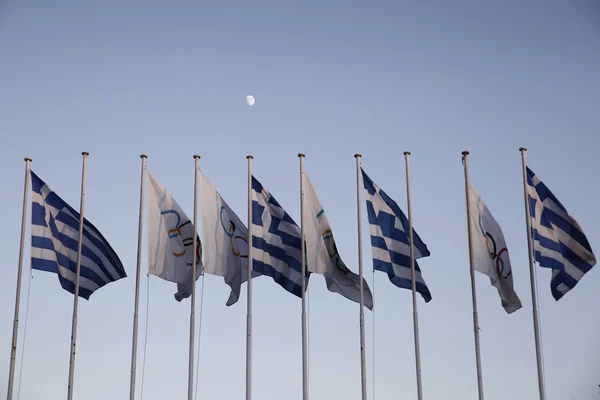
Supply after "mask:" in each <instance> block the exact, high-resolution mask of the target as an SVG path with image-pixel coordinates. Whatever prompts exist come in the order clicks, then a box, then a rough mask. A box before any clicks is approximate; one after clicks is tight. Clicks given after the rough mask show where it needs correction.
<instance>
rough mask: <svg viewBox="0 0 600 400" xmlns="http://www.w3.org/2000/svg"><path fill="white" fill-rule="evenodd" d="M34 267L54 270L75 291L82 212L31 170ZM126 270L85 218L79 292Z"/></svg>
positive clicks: (86, 293) (85, 294)
mask: <svg viewBox="0 0 600 400" xmlns="http://www.w3.org/2000/svg"><path fill="white" fill-rule="evenodd" d="M31 191H32V202H31V268H32V269H37V270H40V271H47V272H53V273H55V274H57V275H58V280H59V282H60V285H61V286H62V288H63V289H65V290H66V291H68V292H70V293H73V294H75V280H76V276H77V251H78V246H79V218H80V214H79V213H78V212H77V211H75V210H74V209H73V207H71V206H70V205H69V204H67V203H66V202H65V201H64V200H63V199H61V198H60V196H58V194H56V192H54V191H53V190H52V189H51V188H50V187H49V186H48V185H46V183H45V182H44V181H42V180H41V179H40V178H39V177H38V176H37V175H36V174H35V173H34V172H33V171H31ZM126 276H127V274H126V273H125V269H124V268H123V264H122V263H121V260H119V257H118V256H117V253H115V251H114V250H113V249H112V247H111V246H110V244H109V243H108V241H107V240H106V239H105V238H104V236H102V234H101V233H100V231H98V229H96V227H95V226H94V225H92V223H91V222H89V221H88V220H87V219H85V218H84V219H83V235H82V244H81V262H80V270H79V296H80V297H83V298H84V299H86V300H89V298H90V296H91V295H92V293H94V292H95V291H96V290H98V289H99V288H101V287H102V286H104V285H106V284H107V283H110V282H114V281H117V280H119V279H121V278H125V277H126Z"/></svg>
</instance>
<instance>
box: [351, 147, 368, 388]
mask: <svg viewBox="0 0 600 400" xmlns="http://www.w3.org/2000/svg"><path fill="white" fill-rule="evenodd" d="M361 157H362V155H361V154H358V153H357V154H355V155H354V158H356V213H357V217H358V276H359V278H358V279H359V280H360V313H359V319H360V379H361V388H362V400H367V367H366V364H367V361H366V350H365V313H364V304H365V298H364V291H363V265H362V227H361V217H360V178H361V174H360V158H361Z"/></svg>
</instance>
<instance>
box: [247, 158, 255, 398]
mask: <svg viewBox="0 0 600 400" xmlns="http://www.w3.org/2000/svg"><path fill="white" fill-rule="evenodd" d="M253 158H254V157H253V156H251V155H249V156H246V159H248V300H247V312H246V400H250V399H251V398H252V159H253Z"/></svg>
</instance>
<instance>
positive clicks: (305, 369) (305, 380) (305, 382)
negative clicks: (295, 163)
mask: <svg viewBox="0 0 600 400" xmlns="http://www.w3.org/2000/svg"><path fill="white" fill-rule="evenodd" d="M304 157H305V155H304V154H302V153H299V154H298V158H300V237H301V238H302V240H301V242H300V251H301V252H302V269H301V271H302V399H304V400H308V353H307V351H306V255H305V254H304V251H305V248H306V246H305V243H304Z"/></svg>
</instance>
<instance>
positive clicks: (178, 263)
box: [147, 172, 202, 301]
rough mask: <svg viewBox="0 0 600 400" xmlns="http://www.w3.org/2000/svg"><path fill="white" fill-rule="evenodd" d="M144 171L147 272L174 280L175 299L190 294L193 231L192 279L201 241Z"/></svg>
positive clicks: (198, 268) (199, 263)
mask: <svg viewBox="0 0 600 400" xmlns="http://www.w3.org/2000/svg"><path fill="white" fill-rule="evenodd" d="M147 173H148V181H149V185H148V186H149V188H148V208H149V213H148V255H149V257H148V273H149V274H152V275H156V276H158V277H159V278H162V279H164V280H166V281H169V282H175V283H177V292H176V293H175V299H176V300H177V301H181V300H183V299H184V298H187V297H190V296H191V295H192V274H193V271H192V266H193V262H194V253H193V246H194V236H193V235H194V234H196V280H197V279H198V277H199V276H200V275H202V243H201V242H200V237H199V236H198V234H197V233H196V230H195V229H194V225H193V223H192V221H190V219H189V218H188V217H187V215H185V213H184V212H183V210H182V209H181V207H179V204H177V202H176V201H175V199H174V198H173V197H172V196H171V195H170V194H169V192H168V191H167V190H166V189H165V188H164V187H162V185H161V184H160V183H158V181H157V180H156V179H155V178H154V177H153V176H152V175H151V174H150V173H149V172H147Z"/></svg>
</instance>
